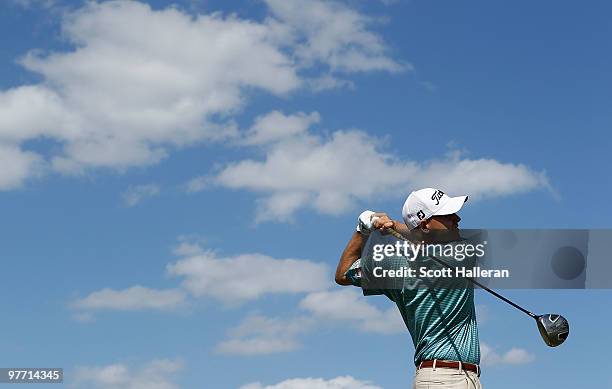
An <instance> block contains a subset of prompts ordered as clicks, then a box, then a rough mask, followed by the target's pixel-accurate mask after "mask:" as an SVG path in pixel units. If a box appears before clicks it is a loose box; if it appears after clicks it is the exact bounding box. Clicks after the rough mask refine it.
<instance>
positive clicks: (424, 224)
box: [419, 219, 429, 233]
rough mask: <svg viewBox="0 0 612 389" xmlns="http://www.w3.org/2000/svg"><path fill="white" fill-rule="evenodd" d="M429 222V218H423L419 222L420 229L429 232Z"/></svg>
mask: <svg viewBox="0 0 612 389" xmlns="http://www.w3.org/2000/svg"><path fill="white" fill-rule="evenodd" d="M428 224H429V219H423V220H421V221H420V222H419V229H420V230H421V231H423V232H425V233H427V232H429V228H427V225H428Z"/></svg>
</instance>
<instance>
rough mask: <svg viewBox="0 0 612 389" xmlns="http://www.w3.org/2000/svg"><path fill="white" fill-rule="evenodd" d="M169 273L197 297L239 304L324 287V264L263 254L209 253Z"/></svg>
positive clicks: (173, 266) (173, 267) (186, 260)
mask: <svg viewBox="0 0 612 389" xmlns="http://www.w3.org/2000/svg"><path fill="white" fill-rule="evenodd" d="M167 270H168V273H170V274H172V275H176V276H182V277H184V280H183V282H182V286H183V287H184V288H185V289H187V290H188V291H190V292H191V293H192V294H193V295H194V296H196V297H203V296H209V297H213V298H215V299H218V300H221V301H224V302H226V303H241V302H244V301H248V300H253V299H257V298H259V297H261V296H263V295H266V294H271V293H305V292H311V291H315V290H321V289H325V288H327V286H328V285H329V283H330V277H331V276H330V274H331V273H330V272H329V270H328V268H327V266H326V265H324V264H322V263H316V262H311V261H308V260H300V259H275V258H272V257H269V256H266V255H262V254H241V255H237V256H233V257H220V256H218V255H217V254H215V253H214V252H212V251H205V252H202V253H200V254H198V255H194V256H191V257H187V258H183V259H180V260H179V261H177V262H175V263H172V264H169V265H168V266H167Z"/></svg>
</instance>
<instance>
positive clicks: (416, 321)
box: [336, 188, 482, 389]
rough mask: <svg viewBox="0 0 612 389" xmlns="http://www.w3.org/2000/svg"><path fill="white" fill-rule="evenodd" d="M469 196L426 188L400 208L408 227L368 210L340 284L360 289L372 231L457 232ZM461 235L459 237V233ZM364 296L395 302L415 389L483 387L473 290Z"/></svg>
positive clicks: (342, 265) (341, 266)
mask: <svg viewBox="0 0 612 389" xmlns="http://www.w3.org/2000/svg"><path fill="white" fill-rule="evenodd" d="M465 201H467V196H459V197H449V196H448V195H446V194H445V193H444V192H442V191H440V190H438V189H433V188H425V189H421V190H418V191H414V192H412V193H411V194H410V195H409V196H408V198H407V199H406V202H405V203H404V207H403V209H402V217H403V219H404V222H405V223H401V222H398V221H394V220H391V219H390V218H389V217H388V216H387V215H386V214H385V213H375V212H372V211H364V212H363V213H362V214H361V215H360V216H359V220H358V225H357V229H356V231H355V232H354V233H353V235H352V237H351V239H350V240H349V242H348V244H347V246H346V248H345V249H344V252H343V253H342V256H341V257H340V261H339V263H338V267H337V269H336V282H337V283H338V284H340V285H355V286H361V285H360V281H361V280H360V277H361V273H360V270H361V269H360V258H361V257H362V249H363V247H364V244H365V242H366V240H367V238H368V235H369V233H370V232H371V231H373V230H374V229H379V230H382V231H385V230H395V231H398V232H409V231H411V232H417V233H421V234H428V233H429V232H430V231H432V230H447V231H448V232H449V233H451V234H452V233H453V232H454V231H458V226H459V221H460V220H461V218H460V217H459V216H458V215H457V212H458V211H459V210H460V209H461V207H462V206H463V204H464V203H465ZM457 235H458V233H457ZM363 292H364V294H365V295H370V294H385V295H386V296H387V297H389V298H390V299H391V300H392V301H394V302H395V303H396V305H397V307H398V308H399V311H400V313H401V315H402V318H403V319H404V323H405V324H406V327H407V328H408V331H409V332H410V335H411V336H412V341H413V343H414V348H415V355H414V363H415V366H416V369H417V370H416V374H415V378H414V385H413V388H414V389H427V388H449V389H450V388H453V389H459V388H461V389H464V388H465V389H480V388H482V386H481V384H480V379H479V377H480V367H479V363H480V344H479V341H478V328H477V325H476V312H475V309H474V289H473V288H472V287H466V288H410V287H405V286H404V287H403V288H401V289H385V290H372V289H366V288H364V289H363Z"/></svg>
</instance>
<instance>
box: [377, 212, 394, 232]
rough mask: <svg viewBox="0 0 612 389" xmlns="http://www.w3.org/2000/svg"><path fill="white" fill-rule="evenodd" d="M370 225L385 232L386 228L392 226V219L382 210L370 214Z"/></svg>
mask: <svg viewBox="0 0 612 389" xmlns="http://www.w3.org/2000/svg"><path fill="white" fill-rule="evenodd" d="M372 227H373V228H374V229H377V230H381V231H382V232H385V231H387V229H389V228H393V220H391V218H390V217H389V215H387V214H386V213H384V212H375V213H374V215H373V216H372Z"/></svg>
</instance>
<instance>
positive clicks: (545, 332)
mask: <svg viewBox="0 0 612 389" xmlns="http://www.w3.org/2000/svg"><path fill="white" fill-rule="evenodd" d="M535 319H536V322H537V323H538V330H540V335H542V339H544V342H545V343H546V344H547V345H549V346H550V347H557V346H558V345H560V344H561V343H563V342H565V339H567V336H568V335H569V323H568V322H567V320H566V319H565V318H564V317H563V316H561V315H558V314H556V313H547V314H544V315H540V316H537V317H536V318H535Z"/></svg>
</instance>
